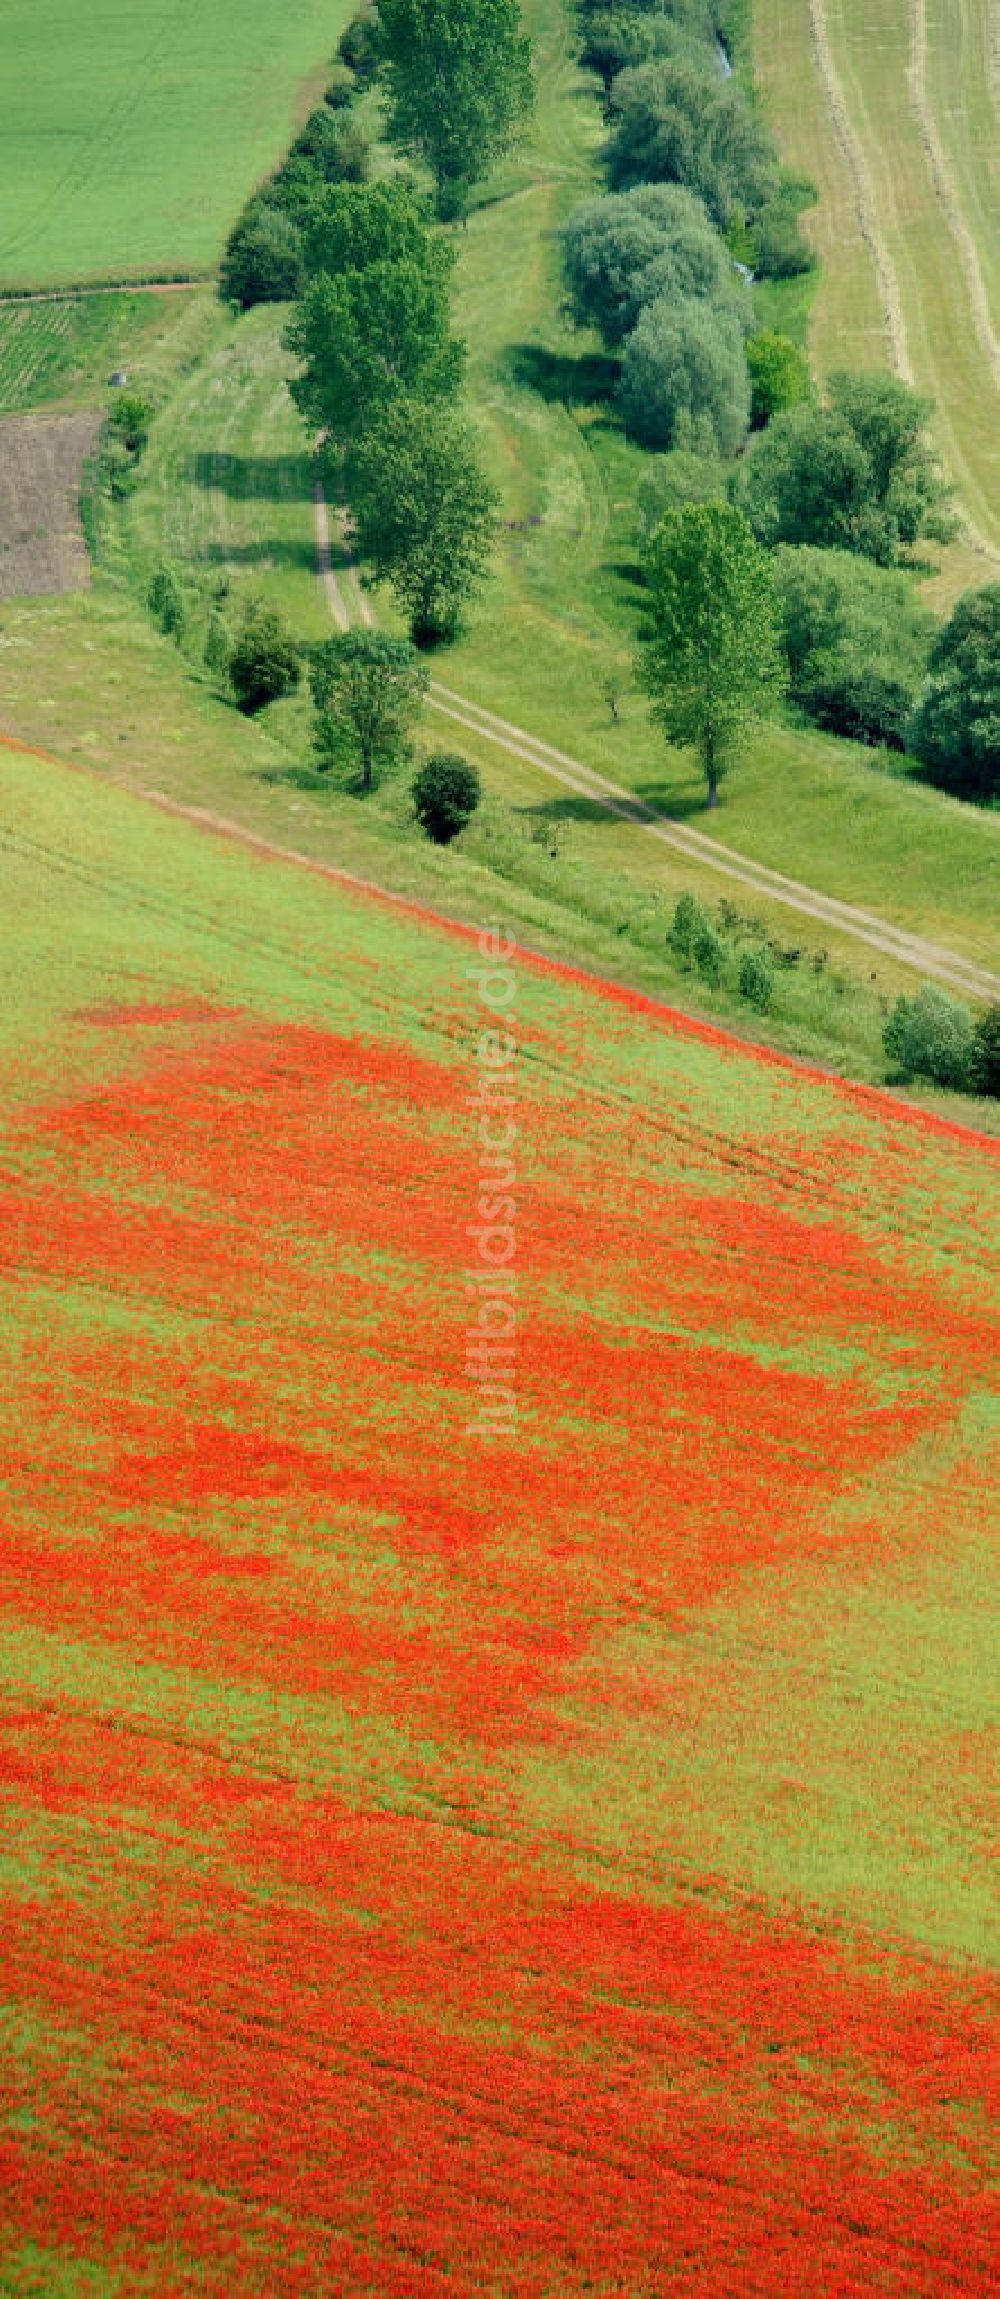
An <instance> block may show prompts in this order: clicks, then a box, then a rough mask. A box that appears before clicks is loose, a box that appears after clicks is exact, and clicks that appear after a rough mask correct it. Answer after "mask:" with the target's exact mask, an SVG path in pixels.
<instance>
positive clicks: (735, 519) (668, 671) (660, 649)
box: [640, 503, 783, 806]
mask: <svg viewBox="0 0 1000 2299" xmlns="http://www.w3.org/2000/svg"><path fill="white" fill-rule="evenodd" d="M646 575H647V581H648V584H649V631H648V637H647V642H646V645H645V647H644V649H643V654H642V660H641V665H640V673H641V676H642V679H643V683H644V684H645V686H646V687H647V689H648V691H649V693H650V694H651V695H652V697H653V708H654V713H655V715H656V717H657V718H658V719H659V721H660V724H661V726H662V727H663V730H664V732H665V734H666V736H667V739H668V741H670V742H676V743H691V744H693V746H694V747H695V749H696V750H697V752H698V755H699V757H700V760H701V763H702V766H703V768H704V771H705V779H706V782H707V784H708V803H709V805H710V806H714V805H715V804H716V802H717V799H718V793H719V783H720V780H721V778H722V776H723V774H724V773H725V772H726V769H727V768H728V766H729V765H730V763H731V761H732V759H733V757H734V756H735V755H736V753H737V751H738V749H739V745H740V742H741V740H742V739H743V738H744V736H745V735H746V733H747V730H748V728H749V727H750V726H751V725H752V723H753V722H754V720H756V719H757V718H759V717H760V716H761V715H763V713H764V712H765V711H766V709H767V707H768V705H769V704H771V703H773V702H774V701H776V700H777V698H778V696H779V695H780V693H781V689H782V685H783V665H782V660H781V651H780V646H779V641H778V618H777V610H776V606H775V599H774V587H773V579H772V575H771V568H770V562H769V560H768V556H767V553H766V552H765V551H763V550H762V549H761V547H760V545H759V544H758V543H757V542H756V540H755V538H754V536H753V534H752V532H751V529H750V527H749V526H748V524H747V521H746V519H745V518H744V517H743V515H742V513H741V512H740V511H737V510H735V509H734V508H733V507H732V505H731V504H728V503H687V504H684V505H683V506H682V508H681V509H680V510H677V511H668V512H667V514H666V516H665V517H664V519H663V520H662V521H661V523H660V526H659V527H658V528H657V530H656V533H655V535H654V536H653V539H652V543H651V545H650V548H649V553H648V558H647V562H646Z"/></svg>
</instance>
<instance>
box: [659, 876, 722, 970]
mask: <svg viewBox="0 0 1000 2299" xmlns="http://www.w3.org/2000/svg"><path fill="white" fill-rule="evenodd" d="M711 931H712V922H711V919H710V918H709V915H708V912H707V910H703V909H702V906H701V903H700V902H699V901H697V900H696V898H695V896H694V895H693V894H681V895H679V896H678V899H677V902H676V903H675V905H674V915H673V919H672V921H671V926H670V932H669V935H668V936H667V939H668V941H669V943H670V947H671V949H672V950H673V952H674V954H675V956H676V957H678V958H680V960H681V961H682V964H684V965H686V966H693V964H694V962H695V958H694V954H695V945H696V943H697V942H699V941H700V940H701V938H702V936H703V935H705V934H710V933H711Z"/></svg>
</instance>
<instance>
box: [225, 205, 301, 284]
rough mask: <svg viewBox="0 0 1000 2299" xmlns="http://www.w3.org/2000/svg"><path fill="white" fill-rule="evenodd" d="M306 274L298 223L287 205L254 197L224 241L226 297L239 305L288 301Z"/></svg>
mask: <svg viewBox="0 0 1000 2299" xmlns="http://www.w3.org/2000/svg"><path fill="white" fill-rule="evenodd" d="M304 277H305V274H304V271H303V265H302V234H301V232H300V230H299V228H298V225H297V224H296V223H295V222H294V221H293V219H292V217H291V216H289V215H286V214H285V212H284V209H283V208H280V207H278V206H275V205H273V204H272V203H271V202H269V201H266V200H262V201H254V202H252V203H251V205H250V207H248V208H246V209H245V210H244V212H243V214H242V216H241V217H240V219H239V222H238V223H237V224H236V225H235V226H234V228H233V230H232V231H231V232H230V235H229V239H228V241H227V243H226V251H225V254H224V256H223V258H222V266H221V270H220V273H219V293H220V295H221V296H222V297H223V299H224V301H225V302H226V303H235V304H236V305H237V306H238V308H239V310H240V311H249V310H250V309H251V308H252V306H253V305H254V304H257V303H288V302H290V301H292V300H293V299H294V297H295V296H297V295H299V294H301V291H302V286H303V282H304Z"/></svg>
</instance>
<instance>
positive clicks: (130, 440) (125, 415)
mask: <svg viewBox="0 0 1000 2299" xmlns="http://www.w3.org/2000/svg"><path fill="white" fill-rule="evenodd" d="M152 415H153V410H152V408H151V406H150V404H149V401H148V399H141V398H140V397H139V394H138V392H137V391H123V392H122V393H121V394H120V396H119V397H118V398H117V399H116V400H115V403H114V406H113V407H112V410H111V417H110V422H111V429H112V431H113V432H114V434H115V436H116V437H117V438H118V439H120V440H121V443H122V446H123V447H124V448H125V449H126V450H127V452H128V454H129V455H141V454H142V453H143V451H144V449H145V446H146V442H147V440H148V438H149V426H150V423H151V421H152Z"/></svg>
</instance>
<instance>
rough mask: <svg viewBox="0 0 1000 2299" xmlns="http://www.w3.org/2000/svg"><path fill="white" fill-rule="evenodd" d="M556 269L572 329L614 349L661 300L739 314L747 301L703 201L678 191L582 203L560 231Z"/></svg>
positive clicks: (667, 187) (661, 188)
mask: <svg viewBox="0 0 1000 2299" xmlns="http://www.w3.org/2000/svg"><path fill="white" fill-rule="evenodd" d="M563 267H564V272H565V277H566V284H567V287H568V290H569V300H570V308H571V310H572V313H573V317H574V319H575V320H576V322H577V324H578V326H581V327H596V328H598V329H599V330H600V333H601V334H602V335H603V337H604V340H605V342H606V343H607V344H608V345H609V346H610V347H611V348H614V347H616V346H617V345H618V344H620V343H622V342H623V341H624V339H625V337H626V336H627V335H628V334H629V333H630V332H631V330H632V328H633V327H634V326H635V325H636V322H637V320H638V318H639V316H640V313H641V312H642V310H643V309H644V308H645V306H646V304H648V303H651V302H654V301H655V300H656V299H657V297H658V296H661V295H674V296H677V295H694V296H701V297H703V298H705V299H706V300H707V301H709V302H714V303H718V304H722V305H725V306H727V307H728V308H730V309H732V310H733V311H737V312H739V313H740V315H741V317H742V318H745V321H746V324H747V325H748V326H749V324H750V319H751V312H750V303H749V297H748V295H747V293H746V290H745V289H741V287H740V285H739V282H738V279H737V274H736V272H735V269H734V266H733V263H732V261H731V258H730V257H729V255H728V253H727V250H726V247H725V245H724V243H723V241H722V240H721V239H720V237H719V234H718V232H717V231H716V230H715V227H714V225H713V223H712V221H711V218H710V216H709V214H708V210H707V208H706V207H705V204H704V201H703V200H700V199H699V198H698V196H697V194H696V193H694V192H689V191H687V190H685V189H684V187H683V186H682V185H679V184H642V185H637V186H636V187H635V188H634V190H632V191H628V192H618V193H611V194H609V195H605V196H604V197H603V198H601V197H598V198H594V199H588V200H584V201H582V202H581V204H580V206H579V207H578V208H576V209H574V212H573V214H572V215H571V217H570V219H569V223H568V224H567V226H566V229H565V231H564V232H563Z"/></svg>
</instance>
